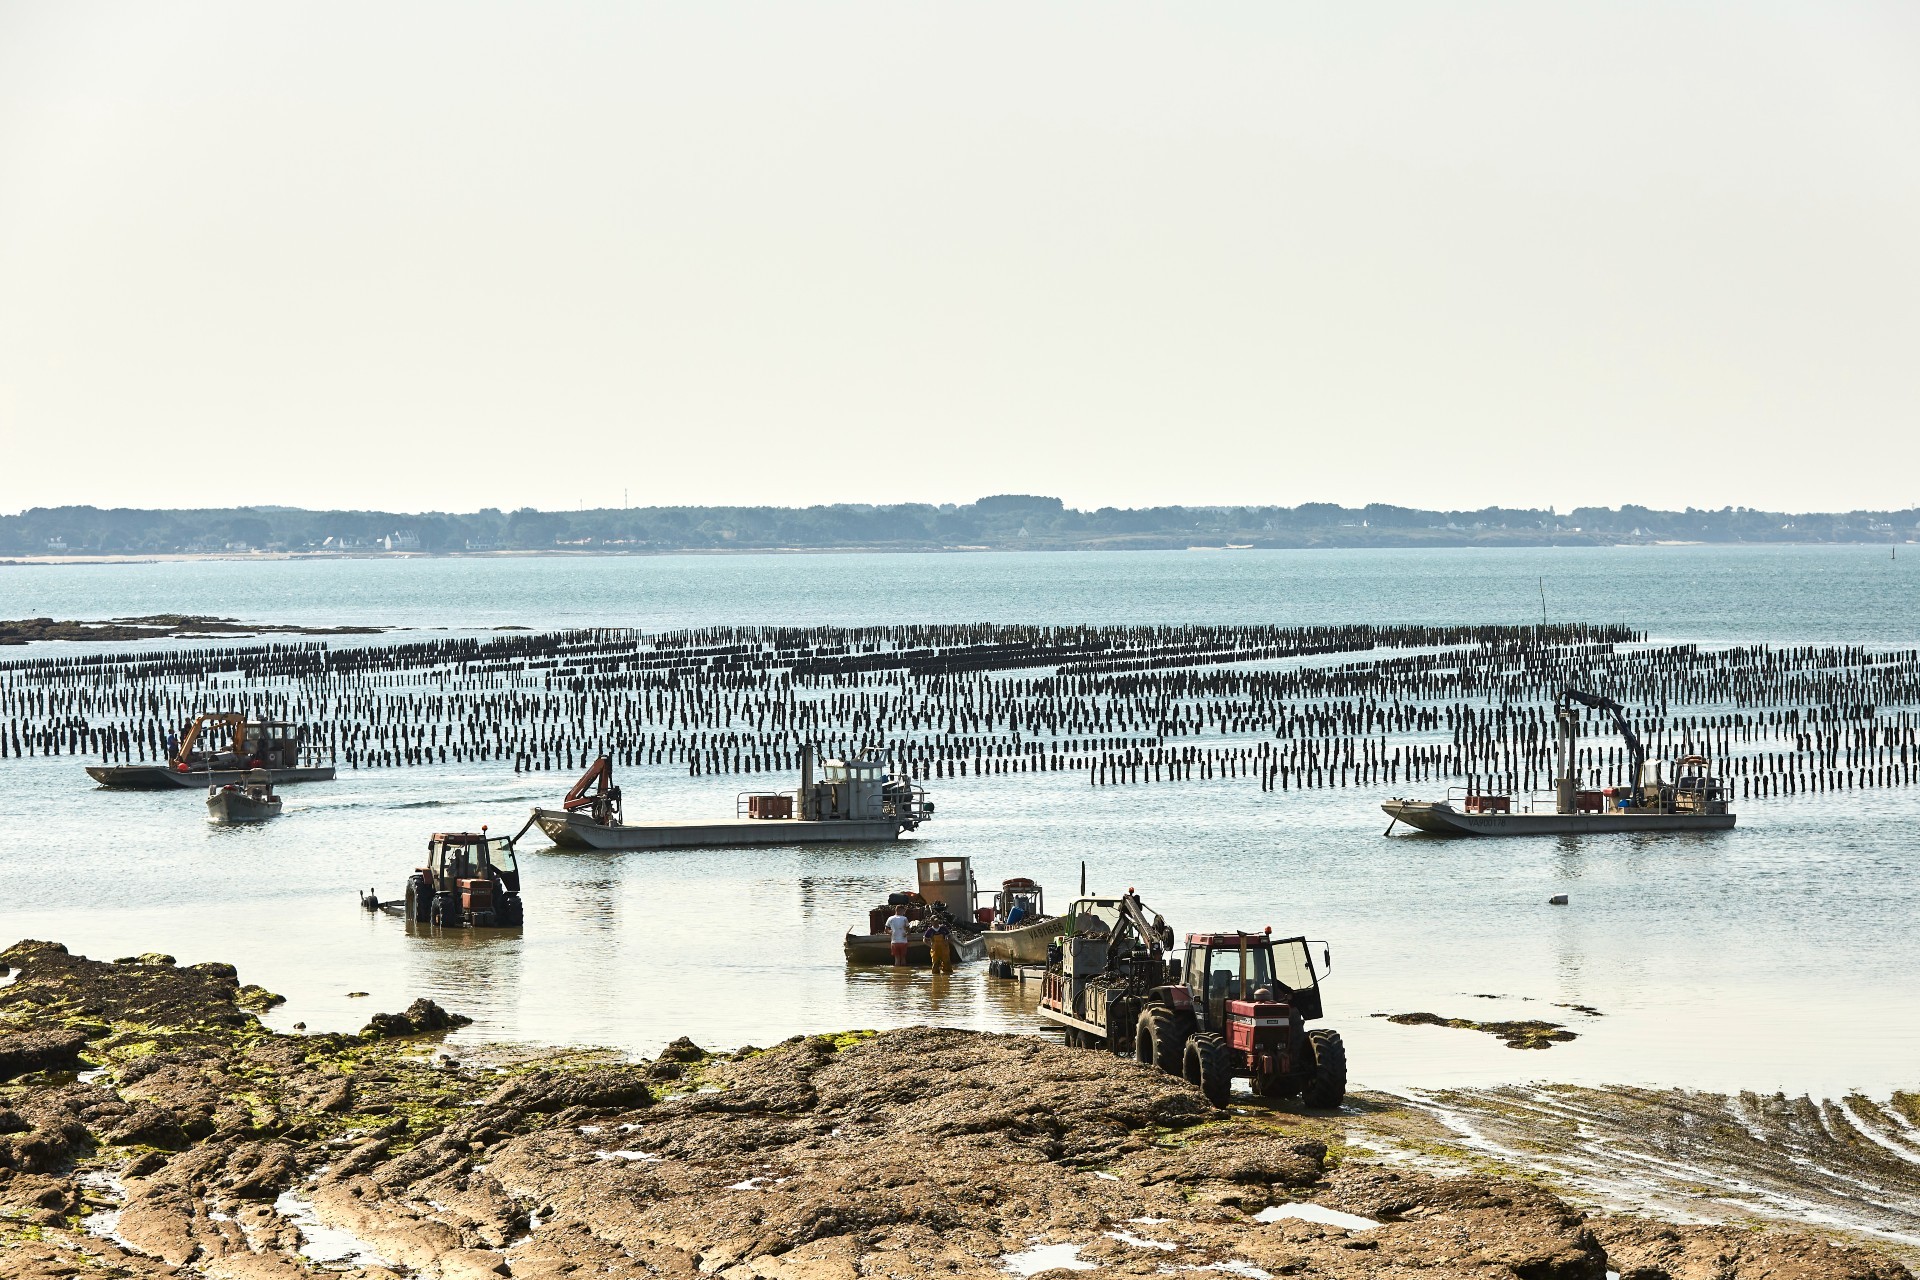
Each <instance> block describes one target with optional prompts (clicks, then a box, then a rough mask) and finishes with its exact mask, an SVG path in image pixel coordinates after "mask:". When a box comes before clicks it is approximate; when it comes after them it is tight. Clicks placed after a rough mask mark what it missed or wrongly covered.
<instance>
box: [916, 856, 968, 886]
mask: <svg viewBox="0 0 1920 1280" xmlns="http://www.w3.org/2000/svg"><path fill="white" fill-rule="evenodd" d="M966 880H967V864H966V862H965V861H964V860H962V859H946V860H940V859H935V858H929V859H927V860H926V861H925V862H922V863H921V864H920V883H921V884H965V883H966Z"/></svg>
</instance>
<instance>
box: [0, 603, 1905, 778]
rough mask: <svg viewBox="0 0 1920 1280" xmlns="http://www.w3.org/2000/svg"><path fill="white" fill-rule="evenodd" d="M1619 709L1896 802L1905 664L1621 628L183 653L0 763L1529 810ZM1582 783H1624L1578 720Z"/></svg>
mask: <svg viewBox="0 0 1920 1280" xmlns="http://www.w3.org/2000/svg"><path fill="white" fill-rule="evenodd" d="M1568 686H1572V687H1576V688H1581V689H1586V690H1590V691H1593V692H1597V693H1603V694H1606V695H1607V696H1610V697H1612V698H1615V699H1617V700H1618V701H1620V702H1622V703H1624V704H1625V705H1627V706H1628V707H1630V708H1633V709H1634V714H1633V720H1634V723H1635V726H1636V728H1637V730H1638V732H1639V733H1640V734H1641V736H1642V737H1643V738H1644V739H1646V741H1647V745H1648V749H1649V752H1650V754H1651V756H1652V758H1654V759H1663V758H1671V757H1673V756H1674V755H1678V754H1681V753H1683V752H1689V751H1691V752H1699V753H1701V754H1707V755H1710V756H1712V757H1713V758H1714V759H1715V761H1716V763H1717V765H1718V767H1719V769H1720V771H1721V772H1723V773H1725V774H1727V775H1728V776H1730V777H1731V778H1732V779H1733V780H1734V781H1735V783H1736V785H1737V787H1738V793H1739V795H1740V796H1741V797H1742V798H1747V797H1754V796H1771V795H1779V794H1791V793H1796V792H1802V791H1808V790H1816V791H1823V790H1835V789H1852V788H1861V787H1884V786H1905V785H1910V784H1911V783H1912V782H1913V781H1914V780H1915V775H1916V773H1920V751H1917V750H1916V747H1917V745H1920V744H1917V743H1916V737H1915V734H1916V727H1917V726H1920V717H1917V716H1916V707H1917V706H1920V653H1917V651H1915V650H1868V649H1863V648H1834V647H1819V648H1813V647H1808V648H1772V647H1768V646H1743V647H1733V648H1720V649H1707V648H1701V647H1699V646H1696V645H1660V646H1655V645H1649V644H1647V643H1646V642H1645V638H1644V637H1643V636H1642V635H1640V634H1638V633H1637V632H1634V631H1632V630H1630V629H1628V628H1626V627H1623V626H1614V625H1586V624H1562V625H1554V626H1538V627H1535V626H1478V627H1466V626H1462V627H1427V626H1363V625H1355V626H1339V627H1273V626H1162V627H1038V626H999V625H985V624H979V625H954V626H899V627H869V628H831V627H819V628H763V627H711V628H703V629H700V630H693V631H680V632H672V633H665V634H655V635H648V634H643V633H640V632H635V631H626V630H588V631H562V632H543V633H513V634H506V635H490V636H483V637H470V638H451V637H450V638H445V639H437V640H430V641H424V642H422V641H404V642H396V643H374V644H358V645H355V646H353V647H332V646H329V645H326V644H320V643H299V644H288V643H246V644H223V645H217V646H207V645H198V644H181V645H178V646H174V647H169V648H166V649H160V650H150V651H143V652H137V653H132V652H123V653H80V654H75V653H72V652H71V646H62V648H61V650H60V652H59V656H35V657H31V658H23V659H18V660H14V661H10V662H7V663H4V664H0V759H6V758H19V757H23V756H46V755H76V756H87V757H91V758H98V759H101V760H104V761H107V762H119V761H131V760H139V759H157V758H160V757H161V756H162V755H163V754H164V751H163V743H164V742H165V740H166V736H167V735H168V733H170V732H177V731H178V730H179V728H180V726H181V725H182V724H183V723H184V722H186V721H187V720H189V719H191V718H192V717H193V716H194V715H196V714H198V713H199V712H201V711H206V710H221V709H230V708H231V709H244V710H246V711H248V712H249V713H251V714H254V715H270V716H274V717H279V718H283V719H286V720H289V721H292V722H294V723H296V724H300V725H303V726H304V727H305V731H306V736H307V741H308V742H309V744H310V746H311V747H313V748H314V749H315V750H317V751H318V752H319V753H320V754H322V755H323V756H324V757H326V758H328V759H331V760H333V761H334V762H336V763H337V764H339V765H340V766H342V767H346V768H351V769H384V768H395V767H409V766H424V765H430V764H449V763H473V762H497V763H499V764H501V765H503V766H504V765H510V766H511V767H512V768H513V769H514V770H515V771H516V772H521V771H537V770H548V769H552V770H567V771H572V770H574V769H577V768H579V767H582V766H583V765H584V764H585V763H586V761H587V760H589V759H590V758H591V757H592V756H594V755H596V754H599V753H602V752H605V753H607V754H610V755H612V756H613V757H614V759H615V761H616V763H617V764H620V765H623V766H626V765H656V766H658V765H672V766H674V767H676V768H677V767H682V766H684V768H685V769H686V771H687V772H688V773H690V774H743V775H751V774H764V773H788V772H790V771H792V770H794V769H795V768H796V767H797V761H798V748H799V747H800V746H801V745H802V744H803V743H816V744H819V745H821V746H822V747H823V749H825V750H826V751H827V752H829V753H834V752H843V753H844V752H851V751H854V750H857V749H859V748H861V747H863V746H867V745H876V746H883V747H884V748H885V749H886V750H887V751H888V752H889V753H890V754H891V756H892V758H893V760H894V761H895V763H896V765H898V766H900V767H902V768H905V769H906V770H908V771H909V772H911V773H913V774H914V775H915V776H917V777H921V778H927V779H938V778H949V777H978V776H992V775H1002V774H1020V773H1032V772H1070V773H1076V774H1081V775H1084V777H1085V780H1086V782H1087V783H1088V784H1089V785H1092V786H1118V785H1134V784H1147V783H1161V782H1168V781H1184V780H1189V779H1216V778H1235V779H1245V780H1247V781H1248V785H1258V786H1259V787H1261V788H1263V789H1268V790H1275V791H1283V790H1292V789H1302V788H1325V787H1346V786H1387V787H1391V786H1402V785H1425V786H1427V787H1429V788H1433V787H1438V786H1445V785H1466V786H1469V787H1472V788H1474V789H1477V790H1483V791H1491V792H1516V791H1525V790H1530V789H1534V788H1540V787H1545V786H1549V785H1551V781H1550V775H1551V772H1552V760H1553V734H1552V702H1553V699H1554V698H1555V696H1556V695H1557V694H1558V693H1559V691H1560V690H1561V689H1562V688H1565V687H1568ZM1579 750H1580V761H1579V763H1580V767H1581V777H1582V781H1583V782H1584V783H1588V784H1590V785H1595V786H1600V785H1618V784H1621V783H1623V782H1625V781H1626V779H1625V777H1624V772H1625V770H1624V766H1625V756H1624V752H1623V751H1622V749H1621V746H1620V744H1619V741H1618V740H1617V738H1615V737H1614V735H1613V733H1612V729H1611V725H1610V722H1608V721H1604V720H1590V721H1589V722H1588V727H1587V732H1586V734H1585V735H1584V736H1583V739H1582V745H1581V747H1580V748H1579Z"/></svg>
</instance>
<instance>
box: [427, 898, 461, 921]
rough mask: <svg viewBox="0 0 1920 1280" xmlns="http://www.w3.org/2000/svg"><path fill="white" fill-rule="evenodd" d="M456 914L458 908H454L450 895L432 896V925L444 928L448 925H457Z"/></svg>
mask: <svg viewBox="0 0 1920 1280" xmlns="http://www.w3.org/2000/svg"><path fill="white" fill-rule="evenodd" d="M458 913H459V908H457V907H455V906H454V904H453V895H452V894H450V893H436V894H434V895H433V923H434V924H435V925H437V926H439V927H441V928H446V927H447V926H449V925H453V924H457V923H459V921H458V920H457V919H456V917H457V915H458Z"/></svg>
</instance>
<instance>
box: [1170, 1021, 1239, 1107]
mask: <svg viewBox="0 0 1920 1280" xmlns="http://www.w3.org/2000/svg"><path fill="white" fill-rule="evenodd" d="M1185 1066H1186V1070H1185V1071H1184V1072H1183V1073H1182V1074H1184V1075H1185V1076H1186V1077H1187V1083H1188V1084H1190V1085H1192V1086H1194V1087H1195V1088H1197V1089H1198V1090H1200V1093H1201V1095H1202V1096H1204V1097H1205V1098H1206V1100H1207V1101H1208V1102H1211V1103H1212V1104H1213V1105H1214V1106H1216V1107H1224V1106H1226V1105H1227V1099H1228V1098H1230V1097H1232V1096H1233V1068H1232V1067H1231V1066H1230V1065H1228V1062H1227V1042H1226V1041H1224V1040H1222V1039H1221V1038H1220V1037H1219V1036H1217V1035H1215V1034H1213V1032H1211V1031H1202V1032H1201V1033H1200V1034H1199V1035H1197V1036H1194V1037H1193V1038H1192V1039H1190V1040H1188V1041H1187V1052H1186V1062H1185Z"/></svg>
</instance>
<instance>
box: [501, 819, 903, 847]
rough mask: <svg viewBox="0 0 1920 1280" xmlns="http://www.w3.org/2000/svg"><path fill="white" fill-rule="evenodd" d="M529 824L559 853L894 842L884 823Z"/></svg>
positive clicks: (892, 828)
mask: <svg viewBox="0 0 1920 1280" xmlns="http://www.w3.org/2000/svg"><path fill="white" fill-rule="evenodd" d="M533 820H534V822H535V823H536V824H538V826H539V827H540V830H541V831H543V832H545V833H546V836H547V839H549V840H551V841H553V842H554V843H555V844H556V845H558V846H560V847H561V848H562V849H598V850H603V851H624V850H631V849H741V848H751V847H754V846H758V845H786V844H873V843H876V842H880V841H887V842H892V841H895V840H898V839H899V838H900V828H899V827H898V826H897V825H896V824H895V823H893V822H892V821H890V820H889V821H884V822H811V821H803V820H801V819H798V818H725V819H721V820H719V821H715V822H624V823H618V824H614V825H604V824H601V823H598V822H595V821H594V820H593V819H592V818H590V817H587V816H585V815H584V814H579V813H568V812H567V811H566V810H564V809H535V810H534V811H533Z"/></svg>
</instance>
